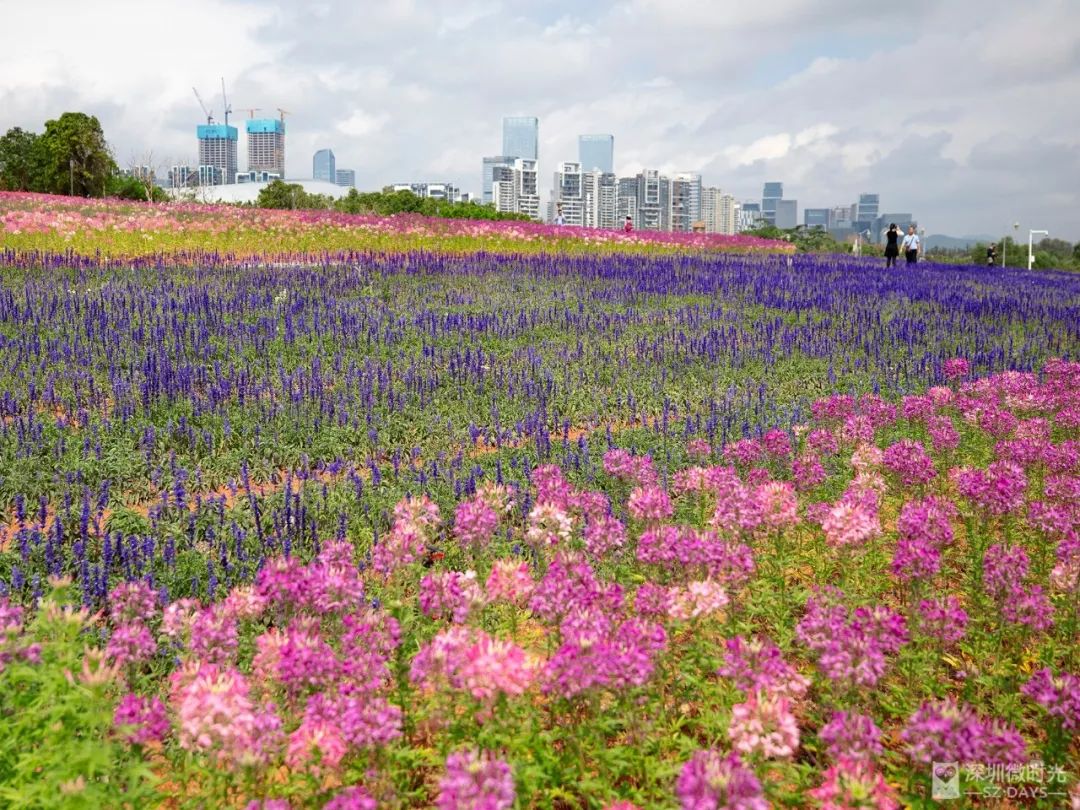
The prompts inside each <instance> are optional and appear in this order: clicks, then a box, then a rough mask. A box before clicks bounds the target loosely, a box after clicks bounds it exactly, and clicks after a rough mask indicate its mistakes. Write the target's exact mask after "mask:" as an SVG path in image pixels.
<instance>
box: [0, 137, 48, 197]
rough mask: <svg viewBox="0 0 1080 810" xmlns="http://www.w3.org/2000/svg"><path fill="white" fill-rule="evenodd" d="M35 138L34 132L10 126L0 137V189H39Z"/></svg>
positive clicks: (36, 138)
mask: <svg viewBox="0 0 1080 810" xmlns="http://www.w3.org/2000/svg"><path fill="white" fill-rule="evenodd" d="M37 140H38V136H37V135H36V134H35V133H33V132H27V131H26V130H24V129H20V128H19V127H12V128H11V129H9V130H8V131H7V133H6V134H5V135H4V136H3V137H2V138H0V189H3V190H4V191H38V190H40V174H41V171H40V167H39V166H38V165H37Z"/></svg>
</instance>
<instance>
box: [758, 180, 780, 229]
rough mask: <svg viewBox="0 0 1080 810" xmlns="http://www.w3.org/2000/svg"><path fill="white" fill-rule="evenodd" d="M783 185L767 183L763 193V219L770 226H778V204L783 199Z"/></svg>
mask: <svg viewBox="0 0 1080 810" xmlns="http://www.w3.org/2000/svg"><path fill="white" fill-rule="evenodd" d="M783 196H784V184H783V183H776V182H773V183H766V184H765V186H764V188H763V189H762V191H761V218H762V219H763V220H764V221H765V222H766V223H767V224H769V225H775V224H776V204H777V203H778V202H779V201H780V200H781V199H783Z"/></svg>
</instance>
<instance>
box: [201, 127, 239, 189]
mask: <svg viewBox="0 0 1080 810" xmlns="http://www.w3.org/2000/svg"><path fill="white" fill-rule="evenodd" d="M195 131H196V134H197V135H198V136H199V185H201V186H220V185H228V184H231V183H235V182H236V144H237V132H236V127H230V126H226V125H225V124H199V125H198V126H197V127H196V128H195Z"/></svg>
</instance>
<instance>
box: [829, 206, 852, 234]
mask: <svg viewBox="0 0 1080 810" xmlns="http://www.w3.org/2000/svg"><path fill="white" fill-rule="evenodd" d="M854 207H855V206H849V205H839V206H836V207H834V208H833V209H831V210H830V211H829V234H830V235H832V236H833V237H835V238H836V239H846V238H847V237H849V236H851V234H853V233H855V219H854V214H855V211H854V210H853V209H854Z"/></svg>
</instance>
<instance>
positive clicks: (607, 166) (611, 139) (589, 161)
mask: <svg viewBox="0 0 1080 810" xmlns="http://www.w3.org/2000/svg"><path fill="white" fill-rule="evenodd" d="M578 162H579V163H581V168H582V170H583V171H586V172H591V171H596V170H597V169H599V170H600V171H602V172H607V173H609V174H610V173H611V172H613V171H615V136H614V135H578Z"/></svg>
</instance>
